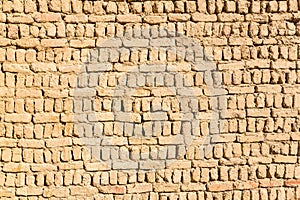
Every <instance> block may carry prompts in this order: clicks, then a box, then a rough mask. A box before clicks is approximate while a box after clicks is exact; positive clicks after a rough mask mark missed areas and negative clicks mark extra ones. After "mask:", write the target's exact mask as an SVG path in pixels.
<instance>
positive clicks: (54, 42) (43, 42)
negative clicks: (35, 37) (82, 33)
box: [41, 39, 68, 47]
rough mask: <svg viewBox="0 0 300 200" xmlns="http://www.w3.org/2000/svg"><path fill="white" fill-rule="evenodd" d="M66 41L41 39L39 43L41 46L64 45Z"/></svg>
mask: <svg viewBox="0 0 300 200" xmlns="http://www.w3.org/2000/svg"><path fill="white" fill-rule="evenodd" d="M67 42H68V41H67V40H66V39H42V40H41V45H42V46H43V47H65V46H66V44H67Z"/></svg>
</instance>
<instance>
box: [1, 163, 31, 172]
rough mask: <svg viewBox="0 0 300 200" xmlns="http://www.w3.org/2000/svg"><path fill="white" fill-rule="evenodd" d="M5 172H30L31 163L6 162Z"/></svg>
mask: <svg viewBox="0 0 300 200" xmlns="http://www.w3.org/2000/svg"><path fill="white" fill-rule="evenodd" d="M3 171H4V172H14V173H18V172H28V171H30V167H29V164H26V163H6V164H4V166H3Z"/></svg>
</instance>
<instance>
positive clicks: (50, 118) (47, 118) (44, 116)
mask: <svg viewBox="0 0 300 200" xmlns="http://www.w3.org/2000/svg"><path fill="white" fill-rule="evenodd" d="M59 120H60V115H59V114H57V113H38V114H35V115H33V122H34V123H49V122H50V123H51V122H59Z"/></svg>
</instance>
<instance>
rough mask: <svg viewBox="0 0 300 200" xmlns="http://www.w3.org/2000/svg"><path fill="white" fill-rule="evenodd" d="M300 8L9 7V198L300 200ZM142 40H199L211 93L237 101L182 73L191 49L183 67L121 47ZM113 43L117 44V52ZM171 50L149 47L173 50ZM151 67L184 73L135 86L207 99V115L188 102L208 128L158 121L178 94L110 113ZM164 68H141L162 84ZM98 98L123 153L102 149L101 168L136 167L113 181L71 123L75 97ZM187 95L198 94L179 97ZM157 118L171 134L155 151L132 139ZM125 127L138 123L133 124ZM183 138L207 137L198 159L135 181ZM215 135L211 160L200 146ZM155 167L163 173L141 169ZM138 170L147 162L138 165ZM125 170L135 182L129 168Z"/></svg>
mask: <svg viewBox="0 0 300 200" xmlns="http://www.w3.org/2000/svg"><path fill="white" fill-rule="evenodd" d="M299 9H300V2H299V1H297V0H287V1H285V0H283V1H244V0H237V1H222V0H197V1H143V2H139V1H132V2H130V3H126V2H114V1H108V2H102V1H88V0H87V1H79V0H51V1H47V0H13V1H10V0H1V1H0V161H1V162H0V199H10V198H12V199H49V198H50V199H124V200H125V199H151V200H155V199H160V200H167V199H191V200H192V199H208V200H209V199H211V200H213V199H219V200H221V199H237V200H238V199H244V200H246V199H252V200H255V199H280V200H283V199H300V164H299V163H300V157H299V156H300V145H299V144H300V133H299V131H300V122H299V111H300V87H299V84H300V71H299V68H300V67H299V64H300V63H299V61H298V59H299V58H300V49H299V43H300V38H299V36H300V24H299V19H300V12H299ZM141 27H146V28H147V29H148V30H151V31H149V32H148V33H143V34H145V35H147V34H150V35H151V36H152V37H153V38H155V37H158V35H160V36H161V35H164V34H165V33H164V32H163V31H162V32H160V30H163V29H168V30H171V31H175V32H176V33H178V34H181V35H184V36H187V37H189V38H192V39H193V40H195V41H198V42H199V44H201V46H202V47H204V50H205V53H206V54H207V55H209V56H211V57H213V60H214V63H215V64H216V65H215V69H214V70H215V71H214V73H213V82H214V84H215V85H218V84H219V85H222V87H223V88H224V89H225V90H226V92H225V93H224V94H223V97H224V99H225V100H224V101H225V103H224V104H218V103H217V102H215V101H213V100H212V99H213V98H212V96H213V95H211V94H210V93H213V92H214V91H207V90H206V89H205V88H206V86H205V85H206V82H205V80H204V79H203V77H204V74H203V72H201V70H197V69H195V67H194V68H193V66H189V65H187V64H186V63H185V62H183V61H182V60H184V61H190V60H192V59H191V58H190V55H189V53H188V50H187V51H184V53H183V54H181V57H180V56H176V54H175V55H174V54H172V52H170V53H168V52H166V49H165V50H164V51H163V50H162V51H155V49H154V50H153V49H152V50H147V48H144V47H146V46H147V45H148V42H149V41H147V40H143V39H140V40H139V41H137V40H136V41H135V42H134V43H131V42H130V41H122V42H123V43H122V42H121V41H119V40H118V37H122V38H123V37H124V38H126V37H127V36H128V37H131V36H132V35H135V36H137V38H138V36H139V34H141V33H140V32H139V30H141ZM116 36H117V37H116ZM107 38H112V39H110V40H109V42H108V43H105V42H104V41H107ZM159 39H160V40H156V41H155V40H154V41H151V42H152V44H151V45H152V46H155V45H157V46H166V47H168V45H170V44H172V41H169V40H162V39H161V38H159ZM169 39H170V38H169ZM177 42H178V41H177ZM179 43H180V41H179ZM121 44H123V45H125V46H128V47H130V48H132V49H133V50H132V49H129V51H126V50H125V51H124V52H122V51H120V52H118V51H116V52H113V51H112V52H110V53H109V54H107V55H106V54H105V53H103V54H102V53H101V55H104V57H103V59H107V61H108V62H109V63H110V64H106V65H101V66H100V67H99V66H94V67H93V65H90V66H89V68H88V70H90V72H95V73H96V74H97V72H105V73H107V76H103V77H100V75H99V76H96V77H93V76H89V77H88V80H86V83H81V84H83V86H82V85H81V86H80V87H78V85H77V82H76V80H77V78H78V71H80V67H78V66H79V65H80V64H82V63H86V62H87V61H88V60H89V56H88V55H89V54H90V53H91V50H92V49H94V48H97V47H98V48H101V49H102V48H111V47H113V48H118V47H119V46H120V45H121ZM139 48H141V49H142V48H144V49H143V50H139ZM127 50H128V49H127ZM105 55H106V56H105ZM200 57H201V56H200ZM202 58H203V55H202ZM147 61H151V62H156V61H165V62H164V63H165V65H164V67H165V68H166V70H167V71H168V70H169V71H172V70H173V71H175V72H178V71H182V72H184V73H183V75H178V76H176V77H175V75H174V76H167V75H166V76H165V77H163V78H164V79H160V77H156V79H154V78H153V77H152V78H151V77H149V78H148V79H147V80H140V79H138V78H137V77H130V76H128V82H127V84H128V85H130V84H132V85H133V86H136V85H138V86H145V87H148V86H149V87H150V86H153V84H154V85H155V84H156V85H159V84H161V82H162V84H164V83H163V82H164V81H165V82H166V83H170V84H171V85H172V84H175V83H176V84H178V85H179V86H180V85H184V86H188V87H190V86H196V87H198V88H199V90H197V92H196V93H197V94H196V96H197V97H201V98H199V102H196V104H195V105H193V106H192V103H193V102H192V101H190V102H189V105H190V108H191V109H195V110H194V111H193V113H197V112H199V113H202V115H199V117H198V118H197V120H199V121H198V122H199V123H198V124H197V123H195V124H192V122H191V123H190V122H189V119H190V118H188V116H187V120H184V121H185V123H183V124H179V125H178V123H176V122H177V118H178V116H176V115H175V114H174V115H171V114H170V113H169V112H168V114H166V113H164V112H162V113H155V114H156V115H155V117H151V116H150V115H149V113H148V114H147V112H148V111H149V109H150V108H151V109H157V110H161V108H166V110H168V109H170V110H172V109H174V110H175V111H176V110H178V109H179V108H177V107H176V103H174V102H173V103H172V101H171V100H170V99H169V100H165V98H164V95H165V94H166V93H167V92H168V91H163V92H162V91H161V90H153V91H149V90H143V88H142V90H138V91H137V93H136V94H135V97H136V98H134V99H133V100H132V101H130V102H126V105H125V106H124V109H125V111H126V112H132V113H133V114H135V115H133V116H134V117H131V118H130V117H129V118H128V117H127V116H126V115H125V114H124V113H123V114H122V113H120V114H119V115H115V114H114V113H112V108H111V105H112V99H111V97H112V96H116V91H115V90H114V91H112V90H110V89H111V88H113V87H115V86H116V83H117V82H118V81H119V80H117V77H118V74H122V73H124V72H128V71H130V70H132V71H134V69H132V68H130V67H128V66H127V64H128V63H133V64H137V63H138V64H140V63H146V62H147ZM166 63H168V64H169V63H173V64H174V63H180V64H179V66H177V67H174V66H169V65H168V64H166ZM102 64H103V63H102ZM157 66H159V65H155V66H154V67H149V66H142V65H141V66H140V68H139V70H140V71H142V72H147V73H148V72H151V73H152V72H155V71H157V70H158V71H159V70H161V68H157ZM212 67H213V66H212ZM174 69H175V70H174ZM83 79H84V78H83ZM129 79H130V80H129ZM131 79H132V80H131ZM80 80H81V79H80ZM138 80H140V82H138ZM79 85H80V84H79ZM178 85H176V86H177V87H178ZM95 86H99V87H97V88H96V91H95V90H87V89H85V90H83V91H80V94H81V95H82V96H91V95H92V96H93V95H95V96H97V97H99V98H97V99H96V100H95V105H93V106H94V111H96V112H97V113H96V114H97V116H96V117H92V118H91V119H89V120H91V121H93V120H94V121H97V122H99V123H97V128H98V129H97V130H98V132H96V133H97V134H100V135H105V136H108V137H110V138H111V140H110V141H109V144H115V146H116V150H115V151H113V150H112V149H111V148H109V149H108V150H110V152H105V151H106V150H107V149H102V150H101V151H102V152H101V155H102V156H103V157H102V159H104V160H109V159H112V157H115V156H117V157H118V156H119V157H120V159H121V160H124V161H123V163H122V164H121V165H118V163H115V164H112V165H111V166H112V167H113V168H114V169H111V166H108V165H105V164H103V163H101V162H99V160H97V159H96V160H95V159H93V158H92V156H91V154H90V152H89V151H88V150H87V149H86V147H85V146H86V144H87V143H88V144H94V143H97V140H90V141H85V142H84V143H85V144H82V141H81V140H80V134H79V133H78V130H77V125H78V123H76V120H75V122H74V117H73V116H72V114H74V110H76V108H73V106H74V107H76V105H73V103H74V101H73V100H74V99H73V97H74V94H73V93H74V88H75V90H76V89H77V91H78V88H81V87H95ZM150 92H152V93H150ZM169 92H170V91H169ZM176 92H177V93H178V94H180V95H183V96H184V95H189V94H188V92H189V91H186V90H180V89H178V88H177V90H176ZM171 94H172V93H171ZM153 96H154V97H158V98H153ZM153 99H156V100H155V101H154V100H153ZM152 100H153V101H152ZM194 103H195V102H194ZM124 104H125V103H124ZM171 105H173V107H172V106H171ZM216 109H217V110H221V112H220V113H219V118H218V119H219V122H218V123H219V130H218V131H214V130H213V127H211V126H210V124H211V123H210V121H209V117H207V116H206V115H203V113H210V112H212V111H213V110H216ZM170 110H169V111H170ZM172 111H173V110H172ZM151 119H159V120H165V121H167V122H168V121H169V123H165V124H164V126H159V127H160V130H158V133H157V134H158V135H155V136H153V137H150V138H148V139H147V140H138V139H135V138H131V137H130V136H131V135H127V134H129V133H132V132H134V130H133V129H135V128H136V129H135V130H136V131H137V132H138V131H139V129H138V128H141V126H138V125H136V124H139V123H142V124H143V126H144V125H145V126H146V122H147V121H151ZM124 120H125V122H127V121H128V120H129V121H130V120H133V121H134V122H135V123H136V124H135V126H134V127H133V126H130V125H124V124H125V122H124ZM94 125H95V124H94ZM178 126H179V127H181V126H182V127H183V129H184V130H187V131H190V132H192V133H193V136H195V140H194V141H193V143H192V144H191V145H190V146H189V148H188V149H187V152H186V154H185V155H184V156H182V157H181V158H180V159H178V160H176V161H174V162H173V164H174V165H168V163H167V162H166V164H167V167H166V169H159V170H152V171H145V170H136V168H137V167H139V166H142V167H144V169H147V168H151V166H153V165H159V164H160V163H162V162H165V160H166V159H165V156H166V155H167V156H169V157H170V158H174V155H172V152H174V151H173V150H169V151H166V152H162V153H164V154H165V155H152V154H151V151H152V148H155V147H157V146H160V145H162V146H163V145H169V143H170V141H171V142H172V141H173V142H174V141H177V140H176V139H175V140H172V139H170V138H171V136H172V137H176V135H177V134H178V133H176V132H177V131H178V129H180V128H178ZM94 128H95V127H94ZM123 128H124V129H123ZM88 129H89V127H88V126H87V127H86V130H88ZM191 129H192V130H191ZM93 130H95V129H93ZM150 132H151V131H150ZM86 133H87V134H88V131H86ZM145 133H146V132H145ZM153 133H154V131H153ZM208 133H211V135H210V136H209V138H210V141H211V143H213V145H210V146H211V148H206V147H205V145H202V143H201V141H202V140H203V137H202V136H204V135H207V134H208ZM214 133H215V134H214ZM216 133H218V134H216ZM94 136H95V135H94ZM95 137H96V136H95ZM168 137H169V138H168ZM151 138H152V139H151ZM102 145H105V144H104V143H102ZM129 146H130V148H128V147H129ZM174 147H175V146H174ZM121 148H125V149H121ZM126 148H127V149H126ZM99 151H100V150H99ZM131 152H135V153H134V154H133V153H131ZM167 152H170V153H169V154H167ZM142 153H143V154H142ZM149 154H150V155H149ZM130 156H131V157H130ZM132 156H133V157H132ZM134 156H137V157H134ZM144 156H145V157H144ZM149 156H150V157H151V156H152V157H153V163H150V162H142V161H143V160H147V157H149ZM155 156H156V158H155V159H154V157H155ZM129 157H130V158H129ZM169 157H168V158H169ZM132 160H141V161H140V163H139V164H138V165H137V164H136V163H137V162H133V161H132ZM124 163H125V164H126V167H127V168H126V169H127V170H121V169H119V168H122V166H123V167H124ZM118 166H121V167H118ZM139 169H141V167H139ZM14 197H16V198H14Z"/></svg>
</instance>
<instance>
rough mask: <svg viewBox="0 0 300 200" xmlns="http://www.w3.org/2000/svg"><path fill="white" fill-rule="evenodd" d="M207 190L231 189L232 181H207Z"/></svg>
mask: <svg viewBox="0 0 300 200" xmlns="http://www.w3.org/2000/svg"><path fill="white" fill-rule="evenodd" d="M207 189H208V191H211V192H221V191H228V190H232V189H233V183H232V182H221V181H213V182H210V183H208V185H207Z"/></svg>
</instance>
